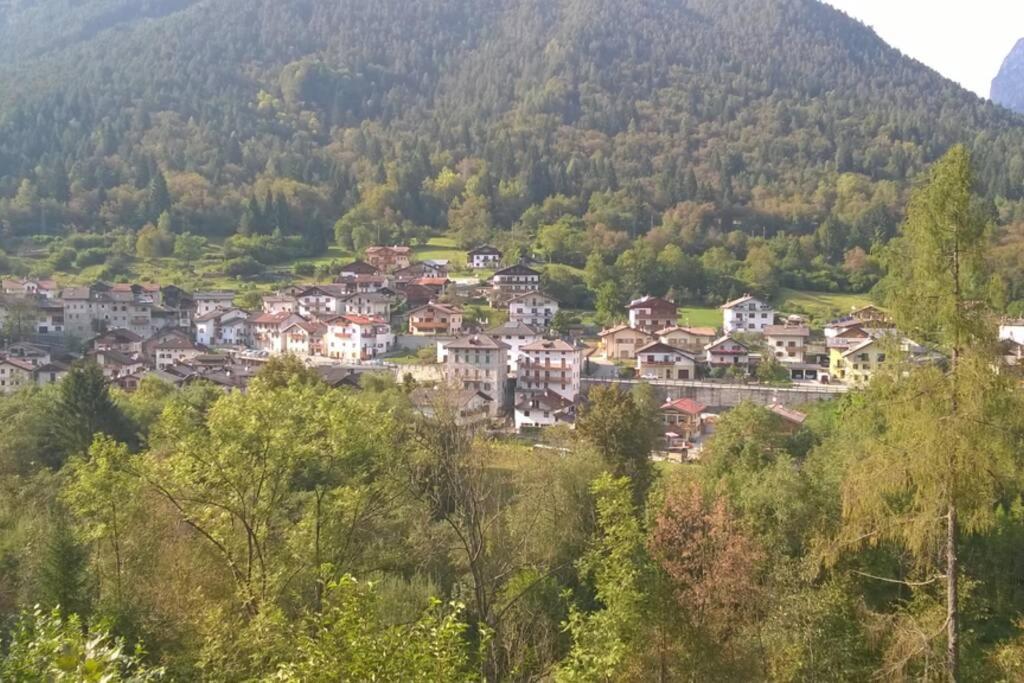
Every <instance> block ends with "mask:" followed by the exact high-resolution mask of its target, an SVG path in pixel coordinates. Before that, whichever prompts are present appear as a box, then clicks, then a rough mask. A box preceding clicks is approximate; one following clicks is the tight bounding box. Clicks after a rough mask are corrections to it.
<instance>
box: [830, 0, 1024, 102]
mask: <svg viewBox="0 0 1024 683" xmlns="http://www.w3.org/2000/svg"><path fill="white" fill-rule="evenodd" d="M826 2H828V4H830V5H832V6H833V7H837V8H839V9H841V10H843V11H844V12H846V13H847V14H849V15H850V16H852V17H856V18H857V19H860V20H861V21H862V22H864V23H865V24H867V25H868V26H871V27H872V28H874V29H875V32H876V33H878V35H879V36H881V37H882V39H883V40H885V41H886V42H887V43H889V44H890V45H892V46H893V47H895V48H897V49H899V50H900V51H902V52H903V53H904V54H906V55H909V56H911V57H913V58H915V59H917V60H918V61H921V62H923V63H925V64H927V65H928V66H930V67H931V68H933V69H935V70H936V71H938V72H939V73H941V74H942V75H943V76H946V77H947V78H951V79H952V80H954V81H956V82H958V83H960V84H961V85H963V86H964V87H965V88H967V89H969V90H973V91H974V92H976V93H978V94H979V95H981V96H983V97H988V93H989V87H990V86H991V85H992V79H993V78H995V76H996V74H997V73H998V72H999V67H1000V66H1001V65H1002V63H1003V59H1005V58H1006V55H1008V54H1009V53H1010V50H1011V49H1012V48H1013V46H1014V44H1015V43H1016V42H1017V40H1018V39H1020V38H1024V0H826Z"/></svg>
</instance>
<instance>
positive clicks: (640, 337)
mask: <svg viewBox="0 0 1024 683" xmlns="http://www.w3.org/2000/svg"><path fill="white" fill-rule="evenodd" d="M598 336H600V337H601V345H602V346H603V347H604V355H605V357H606V358H607V359H609V360H633V359H635V358H636V352H637V349H639V348H641V347H643V346H647V345H648V344H650V343H651V342H653V341H655V338H654V335H651V334H647V333H646V332H643V331H642V330H636V329H633V328H632V327H630V326H629V325H619V326H618V327H613V328H611V329H610V330H605V331H604V332H602V333H601V334H600V335H598Z"/></svg>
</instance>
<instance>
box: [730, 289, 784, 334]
mask: <svg viewBox="0 0 1024 683" xmlns="http://www.w3.org/2000/svg"><path fill="white" fill-rule="evenodd" d="M774 324H775V309H774V308H773V307H772V306H771V305H770V304H767V303H765V302H764V301H762V300H761V299H758V298H757V297H754V296H751V295H750V294H747V295H745V296H742V297H740V298H739V299H735V300H733V301H730V302H729V303H727V304H725V305H724V306H722V330H723V331H724V332H725V333H726V334H732V333H733V332H764V328H766V327H768V326H770V325H774Z"/></svg>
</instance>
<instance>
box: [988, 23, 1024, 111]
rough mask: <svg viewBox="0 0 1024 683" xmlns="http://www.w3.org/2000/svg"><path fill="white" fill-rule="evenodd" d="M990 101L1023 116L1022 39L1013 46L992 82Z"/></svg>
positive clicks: (1023, 64) (1023, 61)
mask: <svg viewBox="0 0 1024 683" xmlns="http://www.w3.org/2000/svg"><path fill="white" fill-rule="evenodd" d="M992 101H993V102H996V103H998V104H1001V105H1003V106H1004V107H1006V108H1007V109H1012V110H1013V111H1016V112H1020V113H1022V114H1024V38H1021V39H1020V40H1018V41H1017V44H1016V45H1014V47H1013V50H1011V51H1010V54H1009V55H1007V56H1006V59H1005V60H1004V61H1003V66H1002V68H1001V69H999V75H998V76H996V78H995V80H994V81H992Z"/></svg>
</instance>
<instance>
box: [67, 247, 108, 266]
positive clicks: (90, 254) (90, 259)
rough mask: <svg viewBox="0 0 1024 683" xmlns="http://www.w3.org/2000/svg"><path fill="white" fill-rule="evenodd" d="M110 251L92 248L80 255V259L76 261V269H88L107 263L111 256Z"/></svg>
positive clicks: (81, 252)
mask: <svg viewBox="0 0 1024 683" xmlns="http://www.w3.org/2000/svg"><path fill="white" fill-rule="evenodd" d="M110 254H111V251H110V249H105V248H102V247H91V248H89V249H86V250H84V251H80V252H79V253H78V258H76V259H75V267H77V268H79V269H82V268H88V267H89V266H98V265H99V264H101V263H104V262H106V260H107V258H108V257H109V256H110Z"/></svg>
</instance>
